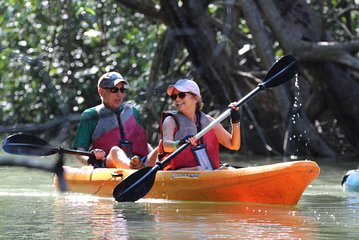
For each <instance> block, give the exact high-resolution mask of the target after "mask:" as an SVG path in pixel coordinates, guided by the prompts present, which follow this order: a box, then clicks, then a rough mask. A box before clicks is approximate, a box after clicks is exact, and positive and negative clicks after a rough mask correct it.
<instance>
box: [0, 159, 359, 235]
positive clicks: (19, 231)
mask: <svg viewBox="0 0 359 240" xmlns="http://www.w3.org/2000/svg"><path fill="white" fill-rule="evenodd" d="M275 162H278V160H275V159H265V160H261V161H258V160H251V161H247V162H240V165H242V166H248V165H262V164H270V163H275ZM318 164H319V166H320V167H321V175H320V176H319V178H318V179H316V180H315V181H314V182H313V183H312V184H311V185H310V186H309V187H308V188H307V189H306V191H305V192H304V194H303V196H302V198H301V200H300V201H299V203H298V205H297V206H295V207H284V206H270V205H255V204H245V203H242V204H240V203H227V204H224V203H200V202H174V201H172V202H167V201H163V200H140V201H139V202H136V203H116V202H115V201H114V200H112V199H105V198H97V197H93V196H89V195H81V194H74V193H66V194H62V193H59V192H57V191H56V190H55V189H54V187H53V185H52V175H51V174H50V173H48V172H45V171H39V170H29V169H26V168H14V167H11V168H10V167H1V168H0V176H1V183H0V239H63V238H65V239H358V238H359V219H358V218H359V217H358V215H359V214H358V213H359V195H350V194H347V193H344V192H343V191H342V189H341V187H340V181H341V177H342V176H343V174H344V173H345V172H346V171H347V170H349V169H352V168H355V167H356V166H357V163H355V162H353V161H345V162H341V161H335V160H321V161H319V162H318ZM237 165H239V164H238V163H237Z"/></svg>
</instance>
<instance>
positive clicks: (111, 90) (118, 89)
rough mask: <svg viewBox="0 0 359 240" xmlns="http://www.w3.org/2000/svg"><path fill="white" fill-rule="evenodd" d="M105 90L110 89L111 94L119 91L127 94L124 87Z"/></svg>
mask: <svg viewBox="0 0 359 240" xmlns="http://www.w3.org/2000/svg"><path fill="white" fill-rule="evenodd" d="M105 89H108V90H110V92H111V93H118V91H120V92H121V93H124V92H125V90H126V89H125V88H124V87H120V88H118V87H112V88H105Z"/></svg>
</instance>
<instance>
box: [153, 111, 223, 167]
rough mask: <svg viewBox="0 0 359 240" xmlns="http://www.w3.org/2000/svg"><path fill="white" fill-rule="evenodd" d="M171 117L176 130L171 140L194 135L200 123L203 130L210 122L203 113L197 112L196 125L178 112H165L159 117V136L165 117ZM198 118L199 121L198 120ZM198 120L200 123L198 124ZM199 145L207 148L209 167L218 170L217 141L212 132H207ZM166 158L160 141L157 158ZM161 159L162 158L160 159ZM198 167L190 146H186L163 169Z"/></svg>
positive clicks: (166, 154)
mask: <svg viewBox="0 0 359 240" xmlns="http://www.w3.org/2000/svg"><path fill="white" fill-rule="evenodd" d="M168 116H170V117H173V118H174V120H175V122H176V124H177V128H176V129H175V133H174V136H173V139H174V140H175V141H176V140H180V139H182V138H184V137H186V136H188V135H193V136H194V135H196V134H197V133H198V130H201V129H198V125H199V123H200V125H201V128H202V129H203V128H205V127H206V126H208V124H209V123H210V122H211V120H210V119H209V118H208V117H207V116H206V114H204V113H203V112H199V114H198V115H197V116H199V117H197V124H196V123H194V122H192V121H191V120H190V119H188V118H187V117H186V116H185V115H183V114H182V113H181V112H179V111H166V112H163V113H162V115H161V121H160V133H161V136H163V132H162V124H163V121H164V119H165V118H166V117H168ZM199 118H200V119H199ZM199 120H200V122H199ZM200 142H201V143H204V144H205V145H206V148H207V152H208V156H209V158H210V160H211V165H212V167H213V169H218V168H219V166H220V163H219V143H218V140H217V137H216V135H215V133H214V130H213V129H211V130H209V131H208V132H207V133H206V134H205V135H204V136H203V137H202V140H201V141H200ZM161 155H162V156H164V157H166V156H168V155H169V153H165V152H164V149H163V144H162V140H161V141H160V144H159V156H161ZM162 159H163V158H162ZM195 166H199V163H198V162H197V160H196V158H195V156H194V154H193V152H192V150H191V146H188V147H187V148H185V149H184V150H183V151H182V152H180V153H179V154H178V155H177V156H176V157H174V158H173V159H172V160H171V162H170V164H169V165H167V166H166V167H165V169H172V170H175V169H179V168H185V167H195Z"/></svg>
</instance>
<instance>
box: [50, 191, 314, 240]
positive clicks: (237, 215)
mask: <svg viewBox="0 0 359 240" xmlns="http://www.w3.org/2000/svg"><path fill="white" fill-rule="evenodd" d="M54 207H55V209H56V210H55V216H54V218H55V222H56V225H57V228H56V231H55V232H54V234H56V235H55V236H61V233H62V234H63V233H64V232H68V231H70V232H72V234H76V236H77V237H79V236H83V237H85V238H86V236H92V237H91V238H92V239H179V238H180V239H211V238H215V239H224V238H226V239H239V238H240V239H250V238H256V239H313V234H316V232H317V229H316V228H317V226H316V225H317V222H316V220H315V219H313V218H312V217H310V216H303V214H302V213H301V211H300V210H299V209H298V208H295V207H278V206H268V205H253V204H218V203H198V202H193V203H191V202H189V203H188V202H166V201H162V200H161V201H159V200H158V201H155V200H151V199H149V200H143V201H140V202H138V203H115V202H112V201H109V200H104V199H97V198H93V197H79V196H76V197H74V196H71V197H65V198H57V199H56V201H55V202H54ZM79 225H81V226H82V227H81V228H79ZM56 232H57V233H56Z"/></svg>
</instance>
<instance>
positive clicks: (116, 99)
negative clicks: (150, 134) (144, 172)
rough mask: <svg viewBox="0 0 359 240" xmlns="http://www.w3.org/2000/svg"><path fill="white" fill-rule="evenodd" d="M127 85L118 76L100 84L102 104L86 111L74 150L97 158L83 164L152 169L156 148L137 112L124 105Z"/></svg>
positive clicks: (106, 76) (102, 79) (109, 76)
mask: <svg viewBox="0 0 359 240" xmlns="http://www.w3.org/2000/svg"><path fill="white" fill-rule="evenodd" d="M127 85H128V82H127V81H126V80H125V79H124V78H123V77H122V76H121V74H120V73H118V72H109V73H105V74H103V75H102V76H101V77H100V78H99V80H98V84H97V90H98V94H99V95H100V98H101V102H102V103H101V104H100V105H97V106H95V107H92V108H88V109H86V110H85V111H84V112H83V113H82V114H81V120H80V123H79V125H78V129H77V132H76V135H75V139H74V142H73V145H72V147H73V148H76V149H78V150H83V151H88V150H90V151H91V152H92V153H93V154H94V156H93V157H90V158H87V157H83V156H79V157H78V159H79V160H80V161H81V162H82V163H87V164H90V165H93V166H94V167H108V168H133V169H139V168H141V167H143V166H153V165H154V164H155V161H156V158H157V148H156V149H154V150H153V149H152V147H151V146H150V145H149V144H148V143H147V136H146V131H145V129H144V128H143V127H142V123H141V118H140V116H139V112H138V110H137V108H136V107H135V106H134V104H133V103H131V102H126V103H123V99H124V96H125V92H126V86H127Z"/></svg>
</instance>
